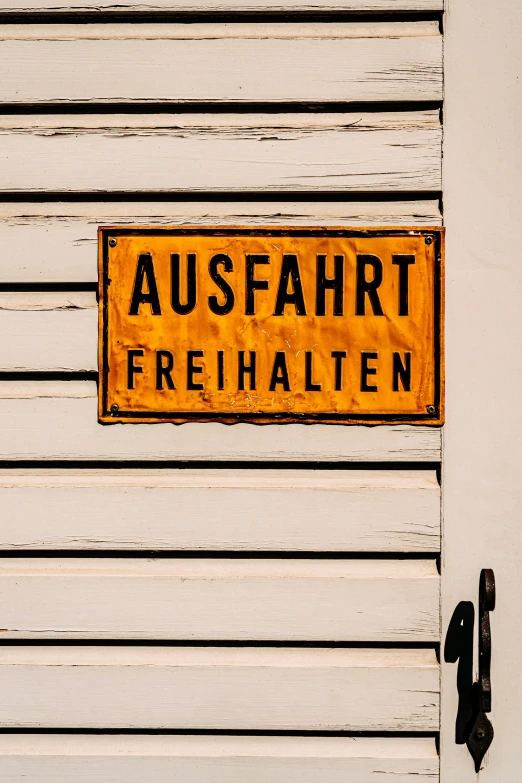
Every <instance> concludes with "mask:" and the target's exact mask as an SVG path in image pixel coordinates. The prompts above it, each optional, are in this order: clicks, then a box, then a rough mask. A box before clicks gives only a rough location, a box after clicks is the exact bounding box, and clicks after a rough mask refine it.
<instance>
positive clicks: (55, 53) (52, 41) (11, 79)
mask: <svg viewBox="0 0 522 783" xmlns="http://www.w3.org/2000/svg"><path fill="white" fill-rule="evenodd" d="M260 66H261V67H262V72H263V76H262V78H260V76H259V69H260ZM0 70H1V71H2V77H3V78H2V81H1V83H0V102H3V103H9V104H13V103H29V104H35V103H40V104H45V103H52V104H56V103H64V102H68V103H86V102H87V103H88V102H92V103H100V102H101V103H123V104H128V103H132V102H134V101H138V102H144V101H145V102H152V103H165V102H167V103H168V102H195V101H196V102H197V101H205V102H206V101H210V102H215V103H217V102H223V101H224V102H227V103H228V102H232V103H245V102H265V101H268V102H288V101H319V102H321V103H325V102H328V101H342V102H351V101H416V100H422V101H426V100H428V101H433V100H435V101H437V100H441V99H442V36H441V35H440V31H439V26H438V23H437V22H436V21H433V22H407V23H399V22H397V23H373V24H357V23H355V24H353V23H352V24H350V23H336V24H328V23H322V24H321V23H319V24H317V23H314V24H292V23H279V24H268V25H263V24H234V23H230V24H225V25H224V24H191V25H172V24H166V25H165V24H156V25H155V24H141V25H136V24H104V25H96V24H92V25H89V24H83V25H52V24H51V25H45V24H39V25H27V24H25V25H4V26H0ZM181 74H182V77H181V78H180V75H181Z"/></svg>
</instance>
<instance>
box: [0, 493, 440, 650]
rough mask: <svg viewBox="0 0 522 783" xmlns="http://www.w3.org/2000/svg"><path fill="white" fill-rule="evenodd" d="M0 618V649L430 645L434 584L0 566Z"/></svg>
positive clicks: (388, 565) (393, 571)
mask: <svg viewBox="0 0 522 783" xmlns="http://www.w3.org/2000/svg"><path fill="white" fill-rule="evenodd" d="M151 509H152V513H156V510H155V509H154V508H153V506H152V505H151ZM144 522H145V520H144ZM317 522H318V524H320V520H317ZM0 616H1V617H2V638H3V639H53V638H57V639H177V640H182V641H187V640H199V641H207V640H216V641H218V640H222V639H223V640H230V641H234V640H238V641H246V640H255V641H260V640H267V641H270V640H283V641H351V642H353V641H355V642H399V641H403V642H410V641H422V642H426V641H433V642H435V641H438V640H439V576H438V573H437V568H436V564H435V561H434V560H373V559H372V560H301V559H299V560H292V559H287V558H285V559H280V560H272V559H269V560H263V559H255V560H251V559H243V558H241V559H237V558H203V559H201V558H200V559H196V558H183V559H171V558H168V559H153V560H152V559H150V560H143V559H138V560H129V559H125V558H118V559H106V558H103V559H101V560H97V559H92V558H89V559H74V560H71V559H67V558H59V557H58V558H45V559H42V558H24V559H18V558H16V559H14V560H13V559H10V558H0Z"/></svg>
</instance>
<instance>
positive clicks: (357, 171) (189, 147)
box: [0, 111, 441, 193]
mask: <svg viewBox="0 0 522 783" xmlns="http://www.w3.org/2000/svg"><path fill="white" fill-rule="evenodd" d="M0 139H1V144H0V166H1V170H2V177H1V179H0V192H4V193H5V192H21V191H24V192H46V191H48V192H49V191H51V192H63V193H67V192H71V193H73V192H81V193H86V192H93V193H95V192H106V191H112V192H121V193H124V192H125V193H135V192H160V193H161V192H172V193H174V192H185V191H190V192H205V191H219V192H222V191H228V192H234V191H252V192H258V191H274V192H279V191H280V192H283V191H305V192H313V191H315V192H318V191H323V192H325V191H413V190H421V191H436V192H437V191H438V190H439V189H440V183H441V161H440V152H441V128H440V122H439V117H438V112H436V111H425V112H413V113H399V114H392V115H391V116H388V115H383V114H376V115H373V114H371V115H369V114H367V115H364V114H360V113H359V114H356V115H355V114H329V115H328V114H323V115H321V114H320V115H313V116H312V117H309V116H307V115H303V114H286V115H285V114H280V115H277V116H276V117H272V116H271V115H266V114H265V115H261V114H260V115H221V114H220V115H204V116H199V115H144V116H142V115H115V116H112V117H111V116H106V115H33V116H28V115H25V116H23V117H18V116H16V115H6V116H4V117H3V118H0ZM86 160H88V161H89V166H85V161H86Z"/></svg>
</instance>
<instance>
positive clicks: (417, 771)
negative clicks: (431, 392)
mask: <svg viewBox="0 0 522 783" xmlns="http://www.w3.org/2000/svg"><path fill="white" fill-rule="evenodd" d="M2 6H3V7H2V8H1V9H0V22H1V24H0V67H1V69H2V80H1V83H0V105H1V106H2V114H1V116H0V134H1V138H2V143H1V145H0V190H1V192H2V202H1V203H0V244H1V247H2V249H3V258H4V262H3V263H2V265H0V336H1V340H0V373H1V377H0V504H1V507H2V509H3V513H2V524H1V525H0V550H1V551H0V627H1V628H2V629H3V630H2V639H1V640H0V693H1V694H2V698H1V699H0V777H1V779H2V780H6V781H8V783H21V781H24V783H44V781H48V780H53V781H55V782H56V783H65V781H71V780H74V781H78V782H79V783H93V781H104V783H123V781H129V782H131V781H132V783H134V781H136V783H137V781H144V780H147V781H153V783H166V782H167V781H169V783H171V782H172V781H183V783H239V782H240V781H241V782H243V781H244V780H246V779H249V780H252V781H254V782H256V783H257V781H259V783H261V781H263V783H266V782H267V781H269V782H270V783H276V782H277V783H341V781H343V783H345V781H352V782H353V783H382V781H386V780H390V781H392V780H393V782H394V783H406V781H411V780H412V776H414V777H415V780H416V781H418V783H428V781H431V782H433V781H434V780H441V781H443V783H457V781H458V783H460V782H461V781H467V780H470V781H471V780H475V779H476V774H475V772H474V767H473V762H472V760H471V757H470V756H469V754H468V752H467V749H466V747H465V745H463V744H457V743H456V742H455V723H456V720H457V717H458V716H459V711H458V692H457V663H456V662H450V661H448V662H445V661H444V649H445V646H446V644H445V643H446V631H447V628H448V625H449V623H450V620H451V617H452V616H453V614H454V611H455V609H456V608H457V606H458V605H459V604H460V602H466V601H467V602H471V601H473V602H474V603H475V606H476V602H477V593H478V578H479V573H480V569H481V568H483V567H492V568H494V569H495V573H496V577H497V587H498V606H497V609H496V610H495V613H494V614H493V615H492V631H493V672H492V678H493V712H492V714H491V719H492V721H493V725H494V728H495V732H496V735H495V740H494V743H493V745H492V748H491V751H490V753H489V754H488V756H487V758H486V764H485V768H484V770H483V772H481V773H480V777H479V779H480V780H484V781H486V780H487V781H495V782H496V783H517V782H518V781H519V780H520V776H519V774H518V770H519V766H520V758H519V756H520V743H519V741H518V737H519V736H520V729H521V728H522V727H521V726H520V723H521V718H520V711H519V710H518V704H519V702H520V700H521V699H520V697H521V695H522V694H521V693H520V691H521V688H522V678H521V677H520V670H521V667H520V663H521V661H520V649H521V644H520V641H521V640H520V636H521V631H520V616H519V615H520V599H519V596H520V593H521V591H520V573H519V571H520V568H519V566H520V544H519V537H518V531H517V525H516V521H517V516H516V513H517V503H516V500H517V499H518V498H517V493H519V492H520V489H519V482H518V480H517V465H518V461H517V457H518V453H519V451H520V442H519V439H518V440H517V436H518V434H519V430H520V414H519V413H518V409H519V408H520V405H517V402H518V400H517V397H518V395H519V387H520V384H519V385H518V387H517V380H518V379H519V378H520V369H519V367H520V364H519V362H518V353H517V348H518V346H519V343H520V332H521V329H520V320H519V319H520V316H519V311H520V309H521V308H520V307H519V306H518V307H517V305H518V304H519V301H520V297H521V294H520V291H521V290H522V289H521V287H520V286H519V285H518V283H519V282H520V281H519V277H520V267H519V265H518V263H517V253H518V244H517V241H516V240H517V237H516V234H515V225H517V217H518V215H519V210H518V211H517V207H519V204H520V198H519V195H518V193H519V187H518V182H519V168H518V169H517V166H518V167H519V164H520V155H519V153H518V157H517V147H516V144H515V141H516V139H517V122H516V120H517V118H519V117H520V112H519V109H520V103H519V100H518V99H519V93H518V92H517V79H519V78H520V59H519V58H520V55H519V50H520V47H519V45H518V37H519V30H520V23H521V19H520V10H519V8H518V4H517V3H516V2H515V0H502V2H500V3H497V4H495V7H494V8H493V7H492V6H491V4H490V3H489V2H487V0H478V2H477V0H475V2H473V3H471V1H470V0H449V7H448V9H447V13H446V17H445V18H444V19H443V16H442V12H443V9H442V0H316V2H314V3H305V2H301V0H277V1H276V0H259V2H255V3H254V2H248V0H226V2H219V3H218V2H216V0H192V1H191V2H188V0H187V1H186V2H185V0H154V1H153V2H150V3H145V4H143V3H141V2H140V3H137V2H135V0H124V2H123V3H120V4H118V5H117V6H115V5H114V4H113V3H111V2H105V0H102V2H100V0H97V2H96V3H94V2H91V0H79V1H78V2H76V0H68V2H67V3H66V4H65V5H63V6H61V7H57V6H56V4H52V3H50V2H48V0H4V2H3V3H2ZM443 31H444V34H443ZM444 36H445V37H446V44H445V46H446V49H445V52H446V53H445V69H446V71H445V85H446V87H445V89H446V95H445V105H444V107H443V78H442V77H443V41H444ZM442 108H444V112H443V114H441V109H442ZM442 119H443V120H444V122H442ZM443 130H444V132H445V140H444V177H443V176H442V171H443V169H442V136H443ZM442 204H444V215H443V214H442ZM443 219H444V221H445V223H446V224H447V227H448V248H447V262H446V266H447V303H448V308H447V327H446V334H447V354H448V363H447V411H448V414H447V424H446V425H445V428H444V433H443V434H442V433H441V430H440V429H438V428H430V427H411V426H404V425H399V426H378V427H362V426H351V427H340V426H324V425H314V426H304V425H286V426H285V425H270V426H264V427H256V426H251V425H247V424H240V425H236V426H233V427H227V426H224V425H219V424H186V425H183V426H181V427H173V426H172V425H168V424H160V425H153V426H151V425H133V426H122V425H116V426H110V427H102V426H100V425H99V424H98V423H97V416H96V379H97V375H96V373H97V353H96V340H97V326H96V277H97V267H96V229H97V226H98V225H102V224H114V223H138V224H152V225H154V224H160V225H161V224H181V223H190V224H214V225H215V224H222V225H226V224H232V225H237V224H251V225H259V224H269V225H277V224H280V225H290V224H295V225H314V224H315V225H317V224H320V225H337V226H339V225H359V226H360V225H373V226H390V225H428V226H429V225H432V226H439V225H441V223H442V222H443ZM442 442H443V448H441V446H442ZM441 476H442V505H443V511H444V517H443V530H442V539H441V481H440V480H441ZM441 542H442V543H441ZM441 556H442V576H441V574H440V561H441ZM441 586H442V614H441V605H440V591H441ZM517 612H518V615H517ZM468 614H469V605H468ZM475 625H476V623H475ZM466 628H469V625H466V627H465V628H464V627H463V628H462V634H461V635H462V636H463V637H466ZM475 630H476V629H475ZM466 638H467V637H466ZM470 642H471V646H469V645H468V657H469V654H471V652H474V654H475V659H476V655H477V652H476V651H477V643H476V641H474V640H471V639H470ZM440 653H441V654H440ZM447 657H448V658H451V655H450V654H449V653H448V654H447ZM453 657H454V656H453ZM441 659H442V660H441ZM460 672H461V679H460V681H459V682H460V685H461V690H464V689H465V688H469V686H470V685H471V679H472V669H471V668H470V665H469V661H468V664H466V661H465V660H464V662H463V661H462V660H461V669H460ZM441 674H442V712H441V711H440V703H439V697H440V691H441ZM462 709H463V707H462V704H461V713H460V716H461V717H462ZM441 715H442V719H441ZM460 740H462V737H460V738H459V741H460ZM439 750H440V755H439Z"/></svg>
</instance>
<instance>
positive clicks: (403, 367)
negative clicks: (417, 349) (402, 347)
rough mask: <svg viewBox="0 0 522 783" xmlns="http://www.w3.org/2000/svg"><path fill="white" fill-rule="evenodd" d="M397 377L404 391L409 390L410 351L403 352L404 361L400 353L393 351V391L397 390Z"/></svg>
mask: <svg viewBox="0 0 522 783" xmlns="http://www.w3.org/2000/svg"><path fill="white" fill-rule="evenodd" d="M399 379H400V381H401V384H402V388H403V389H404V391H411V351H406V353H405V354H404V363H403V361H402V359H401V355H400V353H396V352H395V351H394V353H393V387H392V388H393V391H399Z"/></svg>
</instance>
